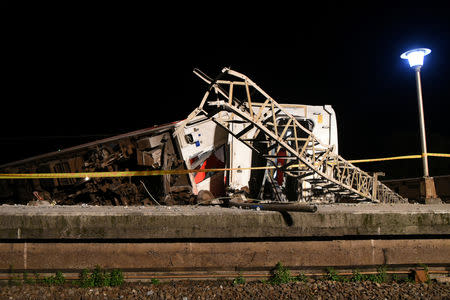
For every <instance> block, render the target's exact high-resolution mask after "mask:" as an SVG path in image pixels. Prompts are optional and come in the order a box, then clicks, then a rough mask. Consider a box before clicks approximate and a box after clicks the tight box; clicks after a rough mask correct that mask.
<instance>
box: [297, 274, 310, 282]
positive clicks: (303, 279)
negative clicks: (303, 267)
mask: <svg viewBox="0 0 450 300" xmlns="http://www.w3.org/2000/svg"><path fill="white" fill-rule="evenodd" d="M295 279H296V281H301V282H307V281H308V277H307V276H306V275H305V274H302V273H300V274H298V275H297V276H296V277H295Z"/></svg>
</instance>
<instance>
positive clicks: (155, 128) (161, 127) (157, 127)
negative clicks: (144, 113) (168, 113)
mask: <svg viewBox="0 0 450 300" xmlns="http://www.w3.org/2000/svg"><path fill="white" fill-rule="evenodd" d="M180 122H181V121H174V122H171V123H166V124H162V125H155V126H153V127H149V128H145V129H140V130H136V131H132V132H128V133H124V134H120V135H116V136H112V137H109V138H105V139H101V140H97V141H93V142H89V143H85V144H81V145H77V146H73V147H70V148H66V149H62V150H59V151H54V152H49V153H45V154H40V155H37V156H33V157H29V158H25V159H22V160H18V161H13V162H10V163H6V164H3V165H0V169H1V168H7V167H14V166H17V165H21V164H25V163H29V162H32V161H34V160H38V159H45V158H50V157H52V158H54V157H55V156H56V155H58V156H59V155H63V154H68V153H71V152H74V151H78V150H82V149H89V148H91V147H94V146H97V145H99V144H104V143H109V142H114V141H117V140H121V139H124V138H128V137H139V136H142V135H146V134H149V133H154V132H159V131H165V130H169V129H172V128H174V127H176V126H177V124H178V123H180Z"/></svg>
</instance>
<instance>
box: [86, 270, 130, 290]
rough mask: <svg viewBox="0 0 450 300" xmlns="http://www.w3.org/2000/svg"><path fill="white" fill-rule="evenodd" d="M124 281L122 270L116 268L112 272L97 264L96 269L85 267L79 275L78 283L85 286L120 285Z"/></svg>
mask: <svg viewBox="0 0 450 300" xmlns="http://www.w3.org/2000/svg"><path fill="white" fill-rule="evenodd" d="M123 282H124V277H123V273H122V271H121V270H118V269H115V270H112V271H111V272H110V273H108V272H106V271H105V270H102V269H101V268H100V266H96V267H95V269H94V270H92V271H91V272H89V270H87V269H84V270H83V271H81V273H80V275H79V280H78V283H77V284H78V285H79V286H80V287H83V288H87V287H102V286H120V285H122V284H123Z"/></svg>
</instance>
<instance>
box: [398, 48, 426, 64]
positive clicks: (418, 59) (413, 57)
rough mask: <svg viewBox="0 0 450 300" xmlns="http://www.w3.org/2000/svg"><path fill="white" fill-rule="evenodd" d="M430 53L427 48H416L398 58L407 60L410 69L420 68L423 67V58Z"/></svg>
mask: <svg viewBox="0 0 450 300" xmlns="http://www.w3.org/2000/svg"><path fill="white" fill-rule="evenodd" d="M430 53H431V50H430V49H427V48H417V49H413V50H409V51H406V52H405V53H403V54H402V55H400V58H403V59H407V60H408V62H409V66H410V67H421V66H423V58H424V56H425V55H428V54H430Z"/></svg>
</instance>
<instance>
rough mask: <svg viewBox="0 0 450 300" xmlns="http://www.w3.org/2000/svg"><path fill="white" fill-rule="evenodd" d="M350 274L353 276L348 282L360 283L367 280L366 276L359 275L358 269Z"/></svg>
mask: <svg viewBox="0 0 450 300" xmlns="http://www.w3.org/2000/svg"><path fill="white" fill-rule="evenodd" d="M352 273H353V274H352V277H351V278H350V281H353V282H360V281H365V280H367V275H364V274H361V273H360V272H359V270H358V269H356V270H354V271H353V272H352Z"/></svg>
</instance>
